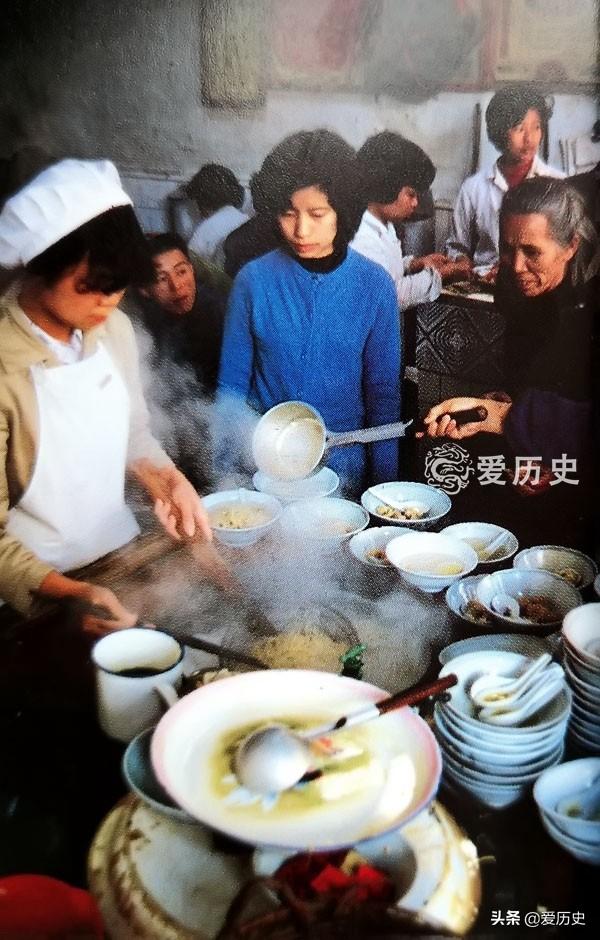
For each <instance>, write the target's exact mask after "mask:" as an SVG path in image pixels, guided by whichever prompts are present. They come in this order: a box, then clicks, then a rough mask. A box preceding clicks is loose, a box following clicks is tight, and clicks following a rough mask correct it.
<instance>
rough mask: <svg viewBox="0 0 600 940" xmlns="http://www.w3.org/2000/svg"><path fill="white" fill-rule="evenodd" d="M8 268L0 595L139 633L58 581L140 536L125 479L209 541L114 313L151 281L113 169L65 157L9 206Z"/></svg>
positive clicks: (129, 332) (0, 436) (1, 337)
mask: <svg viewBox="0 0 600 940" xmlns="http://www.w3.org/2000/svg"><path fill="white" fill-rule="evenodd" d="M149 265H150V269H149V268H148V266H149ZM0 266H2V267H4V268H12V269H19V271H18V273H16V276H15V280H14V281H13V282H12V283H11V286H10V287H9V289H8V291H7V292H6V293H5V294H4V295H3V296H2V298H0V598H1V599H2V600H4V601H5V602H7V603H9V604H11V605H12V606H13V607H14V608H15V609H17V610H18V611H20V612H22V613H24V614H27V613H28V612H30V611H31V608H32V605H33V604H34V602H35V599H36V597H37V598H40V597H41V598H59V599H61V598H72V599H79V600H80V601H82V602H83V603H84V604H86V605H87V606H88V609H90V611H91V613H90V614H88V615H87V617H86V618H85V619H84V628H85V629H86V630H88V631H89V632H92V633H99V632H103V631H105V630H110V629H118V628H121V627H126V626H131V625H132V624H133V623H134V622H135V620H136V614H135V613H134V612H132V611H128V610H126V609H125V608H124V607H123V605H122V604H121V603H120V602H119V600H118V598H117V597H116V596H115V594H114V593H113V592H112V591H110V590H109V589H108V588H105V587H101V586H98V585H95V584H92V583H89V582H85V581H79V580H76V579H74V578H70V577H68V576H67V575H65V574H63V572H65V571H69V570H71V569H75V568H79V567H81V566H83V565H86V564H88V563H90V562H92V561H95V560H96V559H98V558H100V557H102V556H103V555H105V554H107V553H108V552H110V551H113V550H115V549H117V548H119V547H121V546H122V545H124V544H125V543H127V542H129V541H130V540H131V539H133V538H134V537H135V536H136V535H137V534H138V532H139V528H138V525H137V522H136V520H135V517H134V516H133V513H132V512H131V510H130V509H129V507H128V506H127V504H126V502H125V499H124V486H125V476H126V473H127V472H128V473H130V474H131V475H132V476H133V477H135V478H136V479H137V480H138V482H139V483H141V484H142V486H143V487H144V488H145V490H146V491H147V492H148V493H149V495H150V497H151V498H152V500H153V502H154V508H155V512H156V514H157V516H158V518H159V519H160V521H161V522H162V524H163V525H164V526H165V528H166V529H167V531H168V532H169V533H170V534H171V535H173V536H174V537H176V538H181V537H189V538H193V537H194V536H200V537H204V538H206V539H208V540H210V538H211V532H210V527H209V524H208V520H207V517H206V514H205V513H204V510H203V508H202V505H201V503H200V500H199V498H198V495H197V493H196V492H195V491H194V489H193V488H192V486H191V485H190V483H189V482H188V481H187V480H186V478H185V477H184V476H183V474H182V473H180V471H179V470H177V468H176V467H175V465H174V464H173V463H172V462H171V461H170V460H169V458H168V457H167V455H166V454H165V453H164V451H163V450H162V449H161V447H160V446H159V444H158V443H157V442H156V441H155V440H154V438H153V437H152V435H151V434H150V431H149V428H148V415H147V411H146V406H145V403H144V399H143V394H142V390H141V385H140V380H139V367H138V360H137V351H136V346H135V341H134V335H133V329H132V327H131V324H130V323H129V320H128V319H127V317H126V316H125V315H124V314H123V313H122V312H121V311H120V310H118V309H116V308H117V305H118V303H119V301H120V300H121V297H122V296H123V293H124V290H125V288H126V287H127V285H128V284H129V283H131V282H138V283H144V282H147V281H148V280H150V279H151V278H152V274H153V272H152V269H151V264H150V261H149V259H148V257H147V253H146V247H145V240H144V236H143V234H142V232H141V230H140V228H139V225H138V223H137V221H136V218H135V214H134V212H133V208H132V205H131V200H130V198H129V197H128V196H127V194H126V193H125V192H124V190H123V188H122V186H121V183H120V180H119V176H118V173H117V171H116V169H115V167H114V166H113V164H112V163H109V162H108V161H105V160H102V161H91V160H63V161H61V162H60V163H57V164H55V165H53V166H51V167H49V168H48V169H46V170H44V171H42V172H41V173H39V174H38V175H37V176H36V177H35V178H34V179H33V180H32V181H31V182H29V183H28V184H27V185H26V186H25V187H24V188H23V189H22V190H20V192H18V193H17V194H16V195H14V196H13V197H12V198H10V199H9V200H8V201H7V202H6V203H5V205H4V208H3V209H2V212H1V213H0ZM99 608H100V610H98V609H99Z"/></svg>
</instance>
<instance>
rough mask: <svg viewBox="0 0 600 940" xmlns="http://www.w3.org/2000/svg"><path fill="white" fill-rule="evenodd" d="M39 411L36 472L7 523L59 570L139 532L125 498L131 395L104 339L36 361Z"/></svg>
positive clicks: (89, 559) (34, 378)
mask: <svg viewBox="0 0 600 940" xmlns="http://www.w3.org/2000/svg"><path fill="white" fill-rule="evenodd" d="M31 378H32V381H33V385H34V388H35V393H36V398H37V405H38V414H39V446H38V450H37V457H36V462H35V467H34V470H33V476H32V478H31V482H30V483H29V486H28V487H27V490H26V491H25V493H24V494H23V496H22V497H21V500H20V502H19V503H18V505H17V506H14V507H13V508H12V509H11V510H10V511H9V513H8V522H7V526H6V529H7V531H8V532H10V534H11V535H13V536H15V537H16V538H18V539H19V540H20V541H21V542H22V543H23V544H24V545H25V546H26V547H27V548H29V549H30V550H31V551H32V552H35V554H36V555H37V556H38V557H39V558H40V559H41V560H42V561H45V562H46V563H47V564H49V565H52V566H53V567H54V568H56V569H57V570H58V571H69V570H70V569H71V568H79V567H81V566H82V565H87V564H89V563H90V562H92V561H95V560H96V559H97V558H101V557H102V556H103V555H106V554H107V553H108V552H111V551H114V549H116V548H120V546H121V545H125V544H126V542H129V541H130V540H131V539H132V538H134V537H135V536H136V535H137V534H138V533H139V531H140V530H139V527H138V524H137V522H136V521H135V517H134V515H133V513H132V512H131V510H130V509H129V508H128V507H127V505H126V504H125V499H124V488H125V466H126V460H127V442H128V438H129V412H130V403H129V394H128V391H127V387H126V385H125V383H124V381H123V379H122V378H121V376H120V375H119V372H118V370H117V368H116V366H115V364H114V362H113V361H112V359H111V357H110V356H109V354H108V352H107V351H106V349H105V348H104V346H103V345H102V344H101V343H99V344H98V348H97V350H96V352H94V353H93V354H92V355H91V356H89V357H88V358H87V359H82V360H80V361H79V362H75V363H73V364H71V365H63V366H57V367H56V368H53V369H45V368H43V367H41V366H32V367H31Z"/></svg>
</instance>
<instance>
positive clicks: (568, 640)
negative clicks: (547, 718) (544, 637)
mask: <svg viewBox="0 0 600 940" xmlns="http://www.w3.org/2000/svg"><path fill="white" fill-rule="evenodd" d="M562 639H563V650H564V660H563V664H564V667H565V672H566V674H567V681H568V683H569V685H570V686H571V689H572V690H573V709H572V712H571V721H570V722H569V744H571V745H572V746H573V748H575V749H576V750H578V751H585V752H587V753H590V754H600V604H584V605H583V606H582V607H576V608H575V610H572V611H571V612H570V613H569V614H567V616H566V617H565V619H564V622H563V627H562Z"/></svg>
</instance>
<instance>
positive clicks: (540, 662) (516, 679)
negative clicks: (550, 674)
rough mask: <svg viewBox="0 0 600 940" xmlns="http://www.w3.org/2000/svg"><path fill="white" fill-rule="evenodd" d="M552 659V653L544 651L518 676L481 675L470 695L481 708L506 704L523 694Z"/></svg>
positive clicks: (472, 687)
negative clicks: (495, 704)
mask: <svg viewBox="0 0 600 940" xmlns="http://www.w3.org/2000/svg"><path fill="white" fill-rule="evenodd" d="M551 659H552V657H551V656H550V653H542V655H541V656H538V658H537V659H534V660H533V661H532V662H531V663H530V664H529V666H528V667H527V669H525V670H524V672H522V673H520V675H518V676H499V675H495V674H494V673H488V674H486V675H484V676H480V677H479V679H475V682H474V683H473V685H472V686H471V688H470V689H469V697H470V699H471V701H472V702H474V703H475V705H479V706H480V707H481V708H485V706H486V705H494V703H500V702H501V703H502V704H503V705H505V704H506V703H507V702H509V701H511V700H513V699H514V698H515V697H516V696H518V695H522V694H523V693H524V692H525V691H526V690H527V688H528V687H529V686H530V685H531V682H532V681H533V680H534V679H535V678H536V676H537V675H538V673H539V672H540V671H541V670H542V669H545V667H546V666H547V665H548V664H549V663H550V661H551Z"/></svg>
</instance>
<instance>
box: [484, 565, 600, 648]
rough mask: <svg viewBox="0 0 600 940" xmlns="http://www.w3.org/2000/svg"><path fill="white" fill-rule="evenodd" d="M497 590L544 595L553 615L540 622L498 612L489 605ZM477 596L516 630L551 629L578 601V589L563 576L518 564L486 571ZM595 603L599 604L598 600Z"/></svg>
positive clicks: (512, 594) (515, 594) (518, 595)
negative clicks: (503, 568) (520, 566)
mask: <svg viewBox="0 0 600 940" xmlns="http://www.w3.org/2000/svg"><path fill="white" fill-rule="evenodd" d="M498 594H506V595H508V596H509V597H513V598H515V599H516V600H517V601H520V600H521V599H523V598H527V597H534V596H536V597H543V598H545V599H547V600H548V601H549V602H550V603H552V604H553V605H554V607H555V608H556V618H555V619H553V620H552V621H551V622H548V623H543V624H540V623H536V622H534V621H532V620H525V619H524V618H523V617H509V616H504V615H503V614H499V613H497V612H496V611H495V610H494V609H493V607H492V599H493V598H494V597H495V596H496V595H498ZM477 597H478V599H479V600H480V601H481V603H482V604H483V606H484V607H485V608H486V610H488V611H489V612H490V614H492V615H493V616H494V618H495V619H496V620H497V621H498V622H499V623H501V624H502V625H503V626H504V627H506V628H508V629H509V630H510V629H512V630H515V631H516V632H518V633H526V632H531V633H534V632H542V633H551V632H553V631H554V630H558V628H559V626H560V623H561V621H562V619H563V617H564V616H565V615H566V614H567V613H568V612H569V611H570V610H573V608H575V607H578V606H579V605H580V604H581V595H580V593H579V591H578V590H577V589H576V588H574V587H573V586H572V585H571V584H567V582H566V581H563V579H562V578H558V577H557V576H556V575H554V574H550V573H549V572H547V571H525V570H523V569H517V568H507V569H505V570H503V571H494V572H493V573H492V574H488V575H486V576H485V578H483V579H482V580H481V581H480V582H479V584H478V585H477ZM598 606H599V607H600V604H599V605H598Z"/></svg>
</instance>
